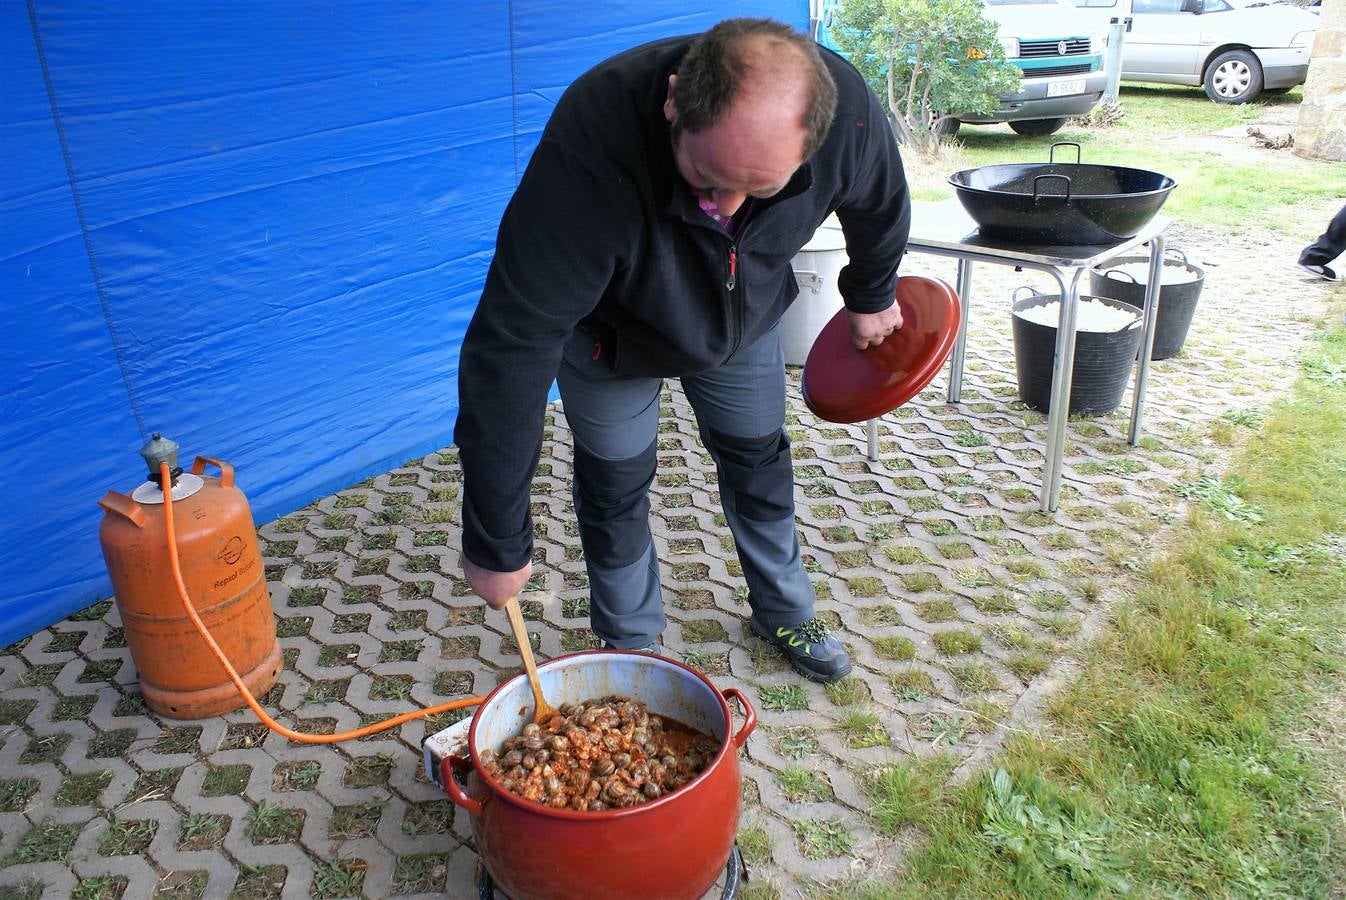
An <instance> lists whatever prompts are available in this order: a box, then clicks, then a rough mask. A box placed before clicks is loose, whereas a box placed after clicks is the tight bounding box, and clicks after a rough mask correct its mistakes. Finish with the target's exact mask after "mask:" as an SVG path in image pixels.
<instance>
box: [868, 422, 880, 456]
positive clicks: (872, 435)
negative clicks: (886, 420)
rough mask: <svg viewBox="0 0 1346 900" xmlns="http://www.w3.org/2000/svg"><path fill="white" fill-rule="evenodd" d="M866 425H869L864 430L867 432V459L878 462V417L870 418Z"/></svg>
mask: <svg viewBox="0 0 1346 900" xmlns="http://www.w3.org/2000/svg"><path fill="white" fill-rule="evenodd" d="M868 426H869V427H868V428H867V429H866V430H867V431H868V433H869V461H870V462H878V461H879V420H878V419H870V420H869V422H868Z"/></svg>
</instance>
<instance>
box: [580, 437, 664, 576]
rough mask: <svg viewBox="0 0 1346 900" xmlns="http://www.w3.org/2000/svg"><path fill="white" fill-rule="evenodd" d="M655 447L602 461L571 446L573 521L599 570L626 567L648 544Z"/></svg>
mask: <svg viewBox="0 0 1346 900" xmlns="http://www.w3.org/2000/svg"><path fill="white" fill-rule="evenodd" d="M656 444H657V441H651V442H650V446H649V447H647V448H646V449H645V450H644V451H642V452H641V453H640V455H639V456H633V457H630V458H629V459H601V458H599V457H597V456H594V455H593V454H591V453H589V452H588V451H586V450H585V449H584V448H583V447H581V446H579V445H578V444H576V445H575V517H576V518H577V519H578V520H579V526H580V539H581V540H582V541H583V543H584V553H585V555H586V556H587V557H588V558H589V559H591V560H592V561H593V562H596V563H598V564H599V565H600V566H606V567H609V568H616V567H618V566H625V565H629V564H631V563H633V562H635V561H636V560H638V559H640V557H641V555H642V554H644V552H645V549H646V548H647V547H648V546H649V542H650V482H651V481H653V480H654V466H655V458H656V457H655V446H656Z"/></svg>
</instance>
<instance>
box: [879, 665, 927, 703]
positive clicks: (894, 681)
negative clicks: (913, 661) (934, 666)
mask: <svg viewBox="0 0 1346 900" xmlns="http://www.w3.org/2000/svg"><path fill="white" fill-rule="evenodd" d="M888 686H889V687H890V688H892V690H893V693H894V694H896V695H897V699H898V700H903V701H908V702H910V701H914V700H924V699H925V698H926V697H930V696H933V695H934V693H935V680H934V679H933V678H931V677H930V673H929V672H926V671H924V670H922V669H903V670H902V671H900V672H895V673H893V674H892V675H889V676H888Z"/></svg>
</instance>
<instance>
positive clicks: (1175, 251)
mask: <svg viewBox="0 0 1346 900" xmlns="http://www.w3.org/2000/svg"><path fill="white" fill-rule="evenodd" d="M1164 252H1165V253H1172V254H1174V255H1175V256H1177V257H1178V259H1179V260H1181V262H1182V264H1183V265H1184V266H1187V267H1188V268H1191V265H1192V264H1191V263H1189V262H1188V261H1187V254H1186V253H1183V252H1182V251H1181V250H1179V249H1178V248H1177V247H1165V248H1164Z"/></svg>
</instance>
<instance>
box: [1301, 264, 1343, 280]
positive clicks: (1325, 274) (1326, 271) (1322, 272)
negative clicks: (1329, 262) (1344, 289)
mask: <svg viewBox="0 0 1346 900" xmlns="http://www.w3.org/2000/svg"><path fill="white" fill-rule="evenodd" d="M1299 267H1300V268H1301V269H1303V270H1304V271H1305V272H1308V273H1309V274H1310V275H1312V276H1313V277H1314V278H1321V279H1322V280H1323V281H1331V282H1333V283H1335V282H1338V281H1341V276H1340V275H1338V274H1337V273H1336V270H1334V269H1333V268H1332V267H1331V266H1316V265H1313V264H1311V263H1300V264H1299Z"/></svg>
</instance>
